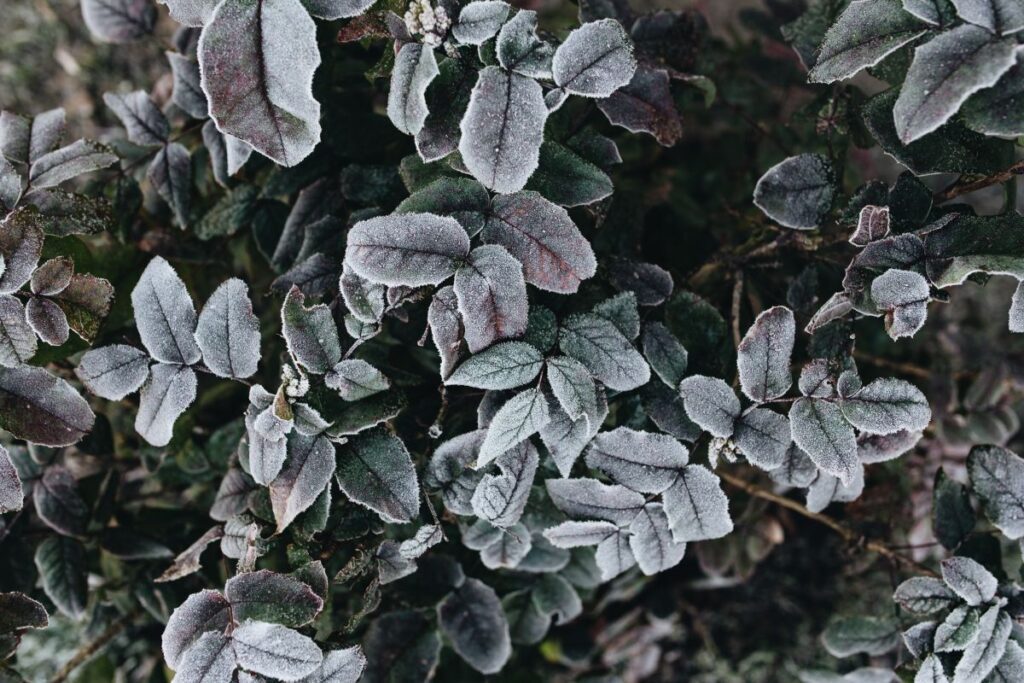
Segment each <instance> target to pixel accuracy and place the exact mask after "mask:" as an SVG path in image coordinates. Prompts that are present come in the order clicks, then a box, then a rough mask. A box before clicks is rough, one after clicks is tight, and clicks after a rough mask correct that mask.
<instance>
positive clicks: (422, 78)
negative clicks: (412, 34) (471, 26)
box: [387, 9, 465, 135]
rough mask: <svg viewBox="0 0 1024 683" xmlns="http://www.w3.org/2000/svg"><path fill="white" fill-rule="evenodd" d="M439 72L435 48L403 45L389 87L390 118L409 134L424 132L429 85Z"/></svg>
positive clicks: (396, 58) (417, 44)
mask: <svg viewBox="0 0 1024 683" xmlns="http://www.w3.org/2000/svg"><path fill="white" fill-rule="evenodd" d="M463 11H465V9H463ZM439 73H440V71H439V70H438V68H437V59H436V58H435V57H434V50H433V48H431V47H430V46H428V45H421V44H419V43H406V44H405V45H403V46H402V49H401V50H399V52H398V56H397V57H395V66H394V69H392V71H391V88H390V90H389V91H388V108H387V110H388V118H389V119H391V123H393V124H395V128H397V129H398V130H400V131H402V132H403V133H406V134H407V135H416V134H418V133H419V132H420V130H421V129H422V128H423V123H424V121H426V120H427V114H428V113H429V110H428V109H427V98H426V92H427V87H428V86H429V85H430V83H431V81H433V80H434V78H435V77H436V76H437V75H438V74H439Z"/></svg>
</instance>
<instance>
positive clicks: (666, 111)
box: [597, 64, 683, 147]
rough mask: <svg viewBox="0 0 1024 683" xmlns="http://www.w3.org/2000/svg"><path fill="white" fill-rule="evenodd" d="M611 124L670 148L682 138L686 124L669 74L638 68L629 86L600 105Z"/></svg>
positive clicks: (643, 67)
mask: <svg viewBox="0 0 1024 683" xmlns="http://www.w3.org/2000/svg"><path fill="white" fill-rule="evenodd" d="M597 107H598V109H600V110H601V111H602V112H603V113H604V115H605V116H606V117H607V118H608V121H610V122H611V123H613V124H615V125H616V126H620V127H622V128H625V129H626V130H628V131H630V132H633V133H649V134H650V135H653V136H654V139H655V140H657V141H658V144H660V145H662V146H663V147H671V146H672V145H674V144H676V143H677V142H679V139H680V138H682V136H683V124H682V120H681V118H680V116H679V110H678V109H676V104H675V100H674V99H673V97H672V89H671V87H670V82H669V75H668V72H667V71H665V70H664V69H655V68H652V67H650V66H648V65H646V64H640V65H639V66H637V69H636V72H635V73H634V74H633V78H632V80H630V81H629V83H628V84H627V85H625V86H623V87H621V88H619V89H618V90H616V91H615V92H613V93H612V94H611V95H610V96H609V97H608V98H607V99H604V100H600V101H599V102H598V103H597Z"/></svg>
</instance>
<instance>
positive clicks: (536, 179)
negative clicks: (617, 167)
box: [526, 140, 613, 206]
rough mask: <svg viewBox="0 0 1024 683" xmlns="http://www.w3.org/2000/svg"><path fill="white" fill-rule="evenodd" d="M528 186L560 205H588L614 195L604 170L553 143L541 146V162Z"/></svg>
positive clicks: (609, 179) (546, 141)
mask: <svg viewBox="0 0 1024 683" xmlns="http://www.w3.org/2000/svg"><path fill="white" fill-rule="evenodd" d="M526 187H527V188H528V189H530V190H536V191H537V192H539V193H541V194H542V195H543V196H544V197H546V198H547V199H550V200H551V201H553V202H555V203H556V204H559V205H561V206H585V205H587V204H593V203H594V202H598V201H600V200H602V199H604V198H606V197H608V196H610V195H611V193H612V189H613V188H612V181H611V178H609V177H608V174H606V173H605V172H604V171H602V170H601V169H600V168H599V167H598V166H597V165H596V164H593V163H591V162H589V161H587V160H586V159H584V158H583V157H581V156H580V155H579V154H577V153H576V152H574V151H572V150H571V149H569V148H568V147H565V146H564V145H560V144H558V143H557V142H554V141H552V140H545V141H544V143H543V144H542V145H541V147H540V162H539V165H538V166H537V170H536V171H534V172H533V175H532V176H530V180H529V182H527V184H526Z"/></svg>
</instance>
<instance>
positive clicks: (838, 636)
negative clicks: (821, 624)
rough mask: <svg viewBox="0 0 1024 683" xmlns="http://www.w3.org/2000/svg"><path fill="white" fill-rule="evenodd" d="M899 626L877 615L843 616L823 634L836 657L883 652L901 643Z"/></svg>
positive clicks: (822, 637) (822, 636)
mask: <svg viewBox="0 0 1024 683" xmlns="http://www.w3.org/2000/svg"><path fill="white" fill-rule="evenodd" d="M899 638H900V631H899V628H898V626H897V625H896V624H895V623H893V622H892V621H890V620H888V619H879V618H877V617H865V616H856V617H839V618H837V619H834V620H833V621H832V622H831V623H830V624H829V625H828V627H826V629H825V632H824V633H822V634H821V643H822V645H824V646H825V649H826V650H828V652H829V654H831V655H832V656H833V657H849V656H850V655H854V654H858V653H865V654H869V655H883V654H885V653H886V652H888V651H890V650H892V649H893V648H894V647H896V645H897V644H898V643H899Z"/></svg>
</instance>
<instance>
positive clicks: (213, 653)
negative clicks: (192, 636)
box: [174, 631, 236, 683]
mask: <svg viewBox="0 0 1024 683" xmlns="http://www.w3.org/2000/svg"><path fill="white" fill-rule="evenodd" d="M232 644H233V641H232V639H231V638H229V637H227V636H225V635H224V634H223V633H217V632H213V631H211V632H208V633H204V634H203V635H202V636H200V637H199V639H198V640H197V641H196V642H195V643H194V644H193V645H192V646H191V647H190V648H189V649H188V650H186V651H185V653H184V655H183V656H182V657H181V658H180V659H179V660H178V666H177V669H178V673H177V675H176V676H175V677H174V682H175V683H230V682H231V681H232V680H234V673H235V666H236V664H235V650H234V648H233V647H232Z"/></svg>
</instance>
